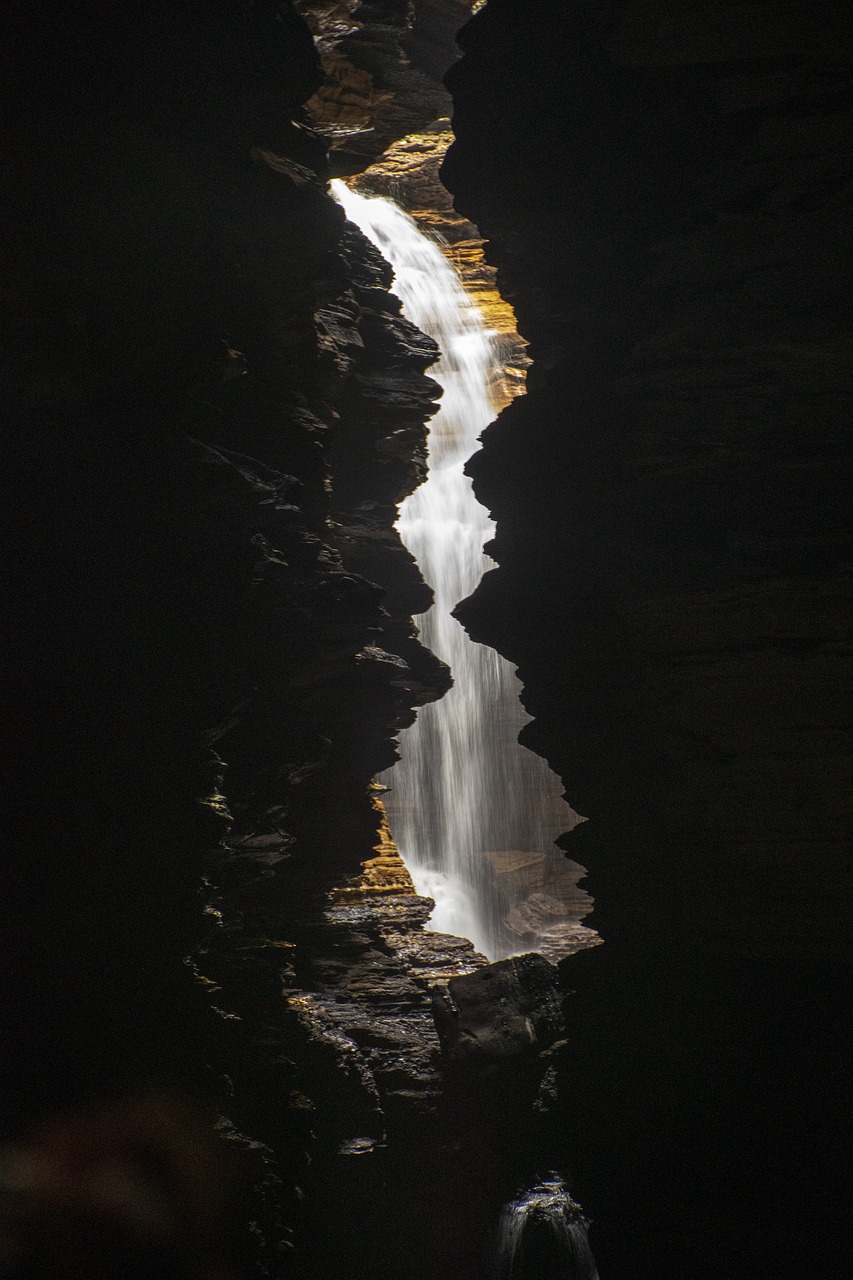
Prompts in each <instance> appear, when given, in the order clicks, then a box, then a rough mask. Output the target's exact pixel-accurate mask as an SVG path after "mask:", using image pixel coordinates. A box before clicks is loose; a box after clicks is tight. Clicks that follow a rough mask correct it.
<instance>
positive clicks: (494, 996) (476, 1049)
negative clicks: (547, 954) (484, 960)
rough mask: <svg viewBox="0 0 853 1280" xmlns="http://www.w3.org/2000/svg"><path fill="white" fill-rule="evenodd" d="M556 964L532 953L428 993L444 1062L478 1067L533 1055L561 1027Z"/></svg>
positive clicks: (552, 1040) (552, 1038)
mask: <svg viewBox="0 0 853 1280" xmlns="http://www.w3.org/2000/svg"><path fill="white" fill-rule="evenodd" d="M560 999H561V991H560V984H559V976H558V973H557V968H556V966H555V965H552V964H550V963H549V962H548V961H547V960H546V959H545V958H544V957H543V956H540V955H537V954H536V953H531V954H529V955H524V956H513V957H511V958H510V959H509V960H498V961H496V962H495V963H494V964H489V965H484V966H483V967H482V968H481V969H477V970H476V972H474V973H468V974H465V975H464V976H463V977H459V978H451V980H450V982H449V983H448V984H447V987H446V988H441V989H437V990H436V992H435V993H434V995H433V1017H434V1018H435V1025H436V1029H437V1031H438V1038H439V1041H440V1043H441V1049H442V1054H443V1056H444V1058H445V1061H446V1062H447V1063H449V1064H453V1065H458V1066H470V1067H473V1068H475V1069H477V1070H480V1071H482V1070H483V1069H486V1068H488V1067H491V1066H499V1065H501V1064H503V1063H505V1062H507V1060H509V1059H520V1058H532V1057H535V1055H536V1054H538V1053H540V1052H541V1051H542V1050H543V1049H546V1048H548V1046H549V1045H551V1044H553V1043H554V1041H555V1040H556V1039H557V1038H558V1037H559V1035H560V1032H561V1030H562V1025H563V1023H562V1012H561V1008H560Z"/></svg>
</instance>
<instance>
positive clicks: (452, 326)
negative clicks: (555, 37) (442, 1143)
mask: <svg viewBox="0 0 853 1280" xmlns="http://www.w3.org/2000/svg"><path fill="white" fill-rule="evenodd" d="M332 193H333V195H334V196H335V198H336V199H337V200H338V201H339V202H340V204H341V205H342V206H343V208H344V210H345V212H346V214H347V217H348V218H349V219H350V221H351V222H354V223H355V224H356V225H357V226H358V227H359V228H360V229H361V231H362V232H363V233H364V234H365V235H366V236H367V237H368V239H370V240H371V241H372V242H373V244H375V245H376V247H377V248H378V249H379V250H380V251H381V252H382V253H383V254H384V256H385V258H386V259H387V260H388V262H390V264H391V266H392V267H393V269H394V275H395V279H394V291H395V293H397V294H398V295H399V297H400V300H401V302H402V304H403V310H404V313H405V315H406V316H407V317H408V318H409V319H410V320H411V321H413V322H414V323H415V324H416V325H418V327H419V328H420V329H422V330H423V331H424V332H425V333H428V334H429V335H430V336H431V337H433V338H435V340H436V342H437V343H438V346H439V348H440V350H441V353H442V354H441V358H440V359H439V361H438V362H437V364H435V365H434V366H433V367H432V368H431V369H430V374H431V376H432V377H434V378H435V380H436V381H437V382H439V383H440V384H441V386H442V388H443V396H442V401H441V407H440V410H439V412H438V413H437V414H436V416H435V417H434V419H433V421H432V423H431V424H430V436H429V476H428V479H427V481H426V482H425V483H424V484H423V485H421V487H420V488H419V489H417V490H416V491H415V493H413V494H412V495H411V497H409V498H408V499H407V500H406V501H405V502H404V503H403V504H402V506H401V507H400V518H399V521H398V524H397V528H398V529H399V532H400V536H401V538H402V540H403V542H404V543H405V544H406V546H407V547H408V548H409V550H410V551H411V553H412V554H413V556H414V558H415V560H416V561H417V563H418V565H419V566H420V569H421V572H422V573H423V576H424V578H425V579H426V581H427V582H428V583H429V585H430V586H431V587H432V588H433V590H434V593H435V604H434V605H433V607H432V608H431V609H429V610H428V611H427V612H426V613H425V614H422V615H420V617H419V618H418V623H419V631H420V635H421V639H422V640H423V643H424V644H425V645H426V646H427V648H428V649H431V650H432V651H433V653H436V654H437V655H438V656H439V657H440V658H442V659H443V660H444V661H445V662H446V663H447V664H448V666H449V667H450V669H451V672H452V675H453V688H452V689H451V690H450V691H449V693H447V694H446V695H445V697H443V698H442V699H441V700H440V701H439V702H436V703H430V704H428V705H427V706H425V707H423V708H422V709H421V710H420V712H419V713H418V718H417V722H416V723H415V724H414V725H413V726H412V727H411V728H410V729H408V730H405V731H404V732H403V734H402V735H401V737H400V757H401V759H400V763H399V764H398V765H396V766H395V767H394V768H393V769H391V770H389V771H387V772H386V773H384V774H382V775H381V776H380V779H379V781H380V782H382V783H383V784H384V785H387V786H388V787H389V788H390V794H389V795H388V798H387V803H386V809H387V812H388V818H389V822H390V825H391V831H392V834H393V836H394V840H395V843H396V845H397V847H398V849H399V850H400V854H401V855H402V858H403V861H404V862H405V863H406V866H407V867H408V869H409V871H410V872H411V874H412V879H413V880H414V883H415V887H416V889H417V891H418V893H422V894H424V895H425V896H426V897H430V898H432V899H433V900H434V901H435V903H436V909H435V911H434V913H433V916H432V918H431V921H430V924H429V926H428V927H429V928H431V929H433V930H435V931H438V932H441V933H450V934H459V935H462V936H463V937H466V938H470V939H471V941H472V942H473V943H474V945H475V946H476V948H477V949H478V950H479V951H481V952H483V954H484V955H486V956H487V957H488V959H489V960H497V959H500V958H502V957H504V956H511V955H519V954H521V953H523V952H525V951H532V950H539V951H542V953H543V954H545V955H547V956H548V957H549V958H551V959H556V958H558V957H559V956H561V955H567V954H569V953H570V952H572V951H577V950H579V949H581V948H582V947H587V946H590V945H594V944H595V943H596V942H598V941H599V938H598V935H597V934H596V933H595V932H594V931H593V930H591V929H588V928H586V927H584V926H583V925H581V923H580V921H581V920H582V919H583V918H584V916H585V915H587V914H588V913H589V911H590V909H591V907H592V899H591V898H590V897H589V895H588V894H587V893H586V892H585V891H584V890H583V889H581V888H579V887H578V880H579V879H580V878H581V877H582V876H583V875H584V874H585V871H584V868H583V867H580V866H579V865H578V864H577V863H576V862H571V861H570V860H568V859H567V858H565V857H564V856H563V855H562V853H561V852H560V851H559V850H558V849H557V847H556V845H555V843H554V841H555V839H556V837H557V836H558V835H559V834H560V833H561V832H563V831H566V830H568V829H569V828H571V827H572V826H574V825H575V823H577V822H578V821H579V818H578V815H577V814H576V813H574V812H573V811H572V810H571V809H570V808H569V806H568V804H567V803H566V802H565V800H564V798H563V793H562V785H561V783H560V781H559V779H558V778H557V777H556V775H555V774H554V773H552V772H551V770H550V769H549V767H548V765H547V764H546V762H545V761H544V760H543V759H542V758H541V757H539V756H537V755H534V753H533V752H531V751H528V750H526V748H524V747H523V746H521V745H520V744H519V742H518V735H519V731H520V730H521V729H522V727H523V726H524V725H525V724H526V723H527V722H528V720H529V719H530V717H529V716H528V715H527V714H526V712H525V711H524V708H523V707H522V705H521V703H520V701H519V694H520V690H521V685H520V683H519V681H518V679H517V677H516V674H515V671H514V669H513V667H512V666H511V664H510V663H509V662H507V661H506V660H505V659H504V658H502V657H501V656H500V655H499V654H498V653H496V652H495V651H494V650H493V649H490V648H488V647H487V646H485V645H481V644H476V643H474V642H473V641H472V640H471V639H469V637H468V635H467V633H466V632H465V630H464V628H463V627H462V626H461V625H460V624H459V623H458V622H457V621H456V619H455V618H454V617H453V616H452V611H453V609H454V607H455V606H456V605H457V604H458V603H459V602H460V601H461V600H463V599H464V598H465V597H466V596H468V595H470V594H471V593H472V592H473V591H474V589H475V588H476V586H477V584H478V582H479V581H480V578H481V577H482V575H483V573H484V571H485V570H486V569H487V568H489V567H490V566H491V565H492V564H493V561H491V560H490V559H489V558H488V556H487V555H485V554H484V552H483V544H484V542H485V541H486V540H487V539H488V538H489V537H490V536H491V534H492V533H493V532H494V525H493V523H492V521H491V520H490V519H489V515H488V512H487V511H486V510H485V509H484V508H483V507H482V506H481V505H480V504H479V503H478V502H477V499H476V497H475V495H474V493H473V490H472V485H471V481H470V479H469V478H468V477H467V476H466V475H465V471H464V466H465V461H466V459H467V458H469V457H470V455H471V454H472V453H473V452H474V450H475V448H476V446H477V440H478V437H479V435H480V432H481V431H482V430H483V429H484V428H485V427H486V426H487V425H488V423H489V422H490V421H491V418H492V417H493V409H492V404H491V400H490V393H489V386H490V383H491V381H492V380H493V379H494V377H495V375H496V373H497V372H498V371H499V361H498V359H497V357H496V354H495V349H494V343H493V335H492V334H491V333H490V332H489V331H488V330H487V329H486V327H485V324H484V322H483V317H482V315H481V314H480V312H479V311H478V310H477V308H476V307H475V306H474V305H473V304H472V302H471V300H470V298H469V297H468V295H467V294H466V292H465V290H464V288H463V287H462V284H461V282H460V280H459V278H458V276H457V274H456V272H455V271H454V269H453V267H452V266H451V265H450V263H449V262H448V261H447V259H446V258H445V257H444V255H443V254H442V252H441V250H440V249H439V247H438V245H437V244H435V243H433V242H432V241H431V240H429V239H428V238H427V237H426V236H425V235H424V234H423V233H422V232H421V231H420V230H419V228H418V226H417V225H416V223H415V222H414V221H413V220H412V219H411V218H410V217H409V216H408V215H407V214H406V213H404V212H403V210H402V209H400V208H398V207H397V206H396V205H395V204H394V203H393V202H392V201H390V200H387V199H384V198H382V197H366V196H362V195H359V194H358V193H357V192H355V191H352V190H350V189H349V188H348V187H347V186H346V185H345V184H344V183H343V182H340V181H336V182H333V183H332Z"/></svg>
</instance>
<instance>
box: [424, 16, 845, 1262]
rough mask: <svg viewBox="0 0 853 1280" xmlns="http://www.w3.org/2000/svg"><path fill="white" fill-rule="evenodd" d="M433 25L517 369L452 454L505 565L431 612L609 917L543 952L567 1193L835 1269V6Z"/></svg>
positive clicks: (840, 136)
mask: <svg viewBox="0 0 853 1280" xmlns="http://www.w3.org/2000/svg"><path fill="white" fill-rule="evenodd" d="M460 39H461V43H462V46H463V49H464V57H463V59H462V61H460V62H459V63H457V64H456V65H455V66H454V68H453V70H452V71H451V73H450V77H449V84H450V87H451V89H452V92H453V95H454V127H455V130H456V134H457V139H458V140H457V142H456V144H455V146H454V147H453V148H452V149H451V151H450V153H449V155H448V159H447V161H446V163H445V166H444V170H443V175H444V179H445V181H446V182H447V184H448V185H449V186H450V188H451V190H452V191H453V192H454V195H455V199H456V208H457V209H458V210H459V212H460V213H461V214H462V215H463V216H465V217H469V218H471V219H473V220H474V221H475V222H476V223H477V225H478V226H479V228H480V231H481V232H482V234H483V235H484V236H485V237H486V239H487V256H488V258H489V260H490V261H491V262H492V263H494V264H495V265H496V266H497V268H498V281H499V284H500V287H501V289H502V291H503V293H504V296H505V297H507V298H509V299H510V300H511V301H512V303H513V306H514V308H515V311H516V314H517V316H518V322H519V329H520V331H521V333H522V334H523V336H524V337H525V338H527V339H528V341H529V343H530V346H529V354H530V355H531V357H532V359H533V365H532V368H531V371H530V375H529V394H528V395H527V396H526V397H525V398H524V399H523V400H519V401H516V402H515V403H514V404H513V405H511V406H510V407H509V409H507V410H506V411H505V412H504V414H503V415H502V416H501V417H500V419H499V420H498V422H497V423H496V424H495V425H494V426H493V427H491V428H490V429H489V430H488V431H487V432H486V434H485V437H484V449H483V452H482V453H481V454H479V455H478V456H477V457H475V459H474V460H473V461H472V462H471V464H470V468H469V469H470V473H471V474H472V476H473V477H474V481H475V487H476V489H477V492H478V495H479V497H480V499H481V501H483V502H484V503H485V504H486V505H487V506H488V507H489V508H490V509H491V510H492V511H493V512H494V513H495V514H496V516H497V520H498V532H497V537H496V539H495V542H494V544H493V548H492V551H493V554H494V555H495V556H496V558H497V559H498V561H499V563H500V567H499V569H497V570H496V571H495V572H493V573H491V574H489V575H487V577H486V579H485V580H484V582H483V584H482V586H481V587H480V589H479V590H478V592H477V593H476V595H475V596H474V597H473V599H472V600H471V601H470V602H468V603H467V604H465V605H464V606H463V607H462V608H461V609H460V610H459V616H460V617H461V618H462V620H463V621H464V622H465V624H466V626H468V627H469V629H470V630H471V632H472V634H473V635H474V637H475V638H476V639H479V640H483V641H485V642H487V643H490V644H494V645H496V647H498V648H499V649H500V650H501V651H502V652H503V653H505V654H506V655H507V656H508V657H509V658H510V659H511V660H513V661H514V662H517V663H518V664H519V674H520V676H521V678H522V680H523V682H524V685H525V691H526V692H525V698H526V704H527V706H528V709H529V710H530V711H531V712H532V713H533V714H534V715H535V717H536V719H535V722H534V723H533V724H532V725H531V726H530V727H529V729H527V730H526V731H525V736H526V741H527V742H528V744H529V745H530V746H532V747H534V748H535V749H537V750H540V751H542V752H543V754H545V755H546V756H547V757H548V759H549V761H550V762H551V763H552V764H553V765H554V767H555V768H557V769H558V771H559V772H560V773H561V774H562V776H563V778H564V779H565V781H566V784H567V790H568V795H569V799H570V801H571V803H572V804H573V805H574V806H575V807H576V808H577V809H578V810H579V811H580V812H582V813H584V814H585V815H588V817H589V819H590V820H589V822H588V823H586V824H584V825H583V826H581V827H579V828H577V829H576V831H575V832H573V833H572V835H571V836H570V837H568V838H567V841H566V847H567V849H568V850H569V852H570V853H571V855H572V856H573V857H576V858H577V859H578V861H580V862H582V863H583V864H584V865H585V866H587V867H588V868H589V870H590V877H589V884H590V889H591V892H593V894H594V895H595V899H596V910H595V914H594V916H593V917H592V920H591V923H593V924H594V925H595V926H596V927H597V928H598V929H599V930H600V932H601V933H602V934H603V936H604V939H605V945H604V946H603V947H600V948H598V949H597V950H596V951H595V952H591V953H588V954H586V955H583V956H578V957H573V958H571V959H570V960H568V961H566V963H565V966H564V968H565V980H566V982H567V983H568V984H569V985H570V986H571V987H573V988H576V989H577V991H578V995H577V997H576V998H575V1000H574V1002H573V1005H572V1006H571V1009H572V1010H573V1012H572V1013H570V1021H569V1036H570V1040H571V1043H572V1052H571V1055H570V1057H568V1058H566V1059H565V1060H564V1062H563V1067H562V1074H561V1089H562V1099H563V1101H562V1107H563V1123H564V1125H565V1127H566V1132H567V1133H568V1134H569V1135H570V1146H571V1148H572V1149H573V1152H574V1156H573V1164H574V1174H575V1177H576V1182H575V1185H576V1187H577V1189H578V1194H579V1196H580V1199H581V1200H582V1201H583V1203H584V1205H585V1206H586V1207H587V1209H588V1210H589V1211H590V1213H591V1214H592V1216H593V1218H594V1219H595V1220H596V1225H595V1226H594V1228H593V1239H596V1240H597V1244H596V1250H597V1256H598V1257H599V1260H600V1263H601V1270H602V1274H606V1275H608V1276H611V1277H614V1280H618V1277H622V1276H626V1277H627V1276H633V1275H638V1274H642V1275H646V1274H649V1275H651V1274H654V1275H655V1276H662V1277H669V1276H672V1277H676V1276H677V1277H685V1276H688V1275H689V1276H691V1277H700V1276H708V1277H711V1276H714V1277H719V1276H720V1275H723V1274H730V1273H731V1274H735V1273H737V1274H740V1275H745V1276H756V1277H757V1276H759V1275H763V1274H767V1273H768V1272H772V1273H774V1274H777V1275H794V1274H797V1272H798V1270H799V1269H800V1268H802V1267H806V1266H812V1265H815V1262H816V1260H817V1259H818V1258H819V1259H820V1260H821V1266H822V1267H823V1268H824V1269H825V1270H827V1272H828V1273H833V1272H834V1271H837V1269H838V1267H839V1265H840V1254H839V1244H838V1240H839V1237H838V1223H839V1222H840V1215H841V1212H842V1211H841V1208H840V1205H841V1198H840V1197H841V1184H842V1182H843V1173H842V1171H841V1160H840V1151H839V1139H838V1132H839V1126H840V1124H841V1114H842V1107H841V1098H842V1096H843V1095H842V1088H841V1072H842V1070H843V1067H842V1063H843V1054H842V1052H841V1040H840V1030H839V1028H840V1026H841V1025H842V1022H843V1015H842V1013H841V1010H842V1008H843V997H842V994H841V992H842V990H843V976H842V975H843V974H844V970H845V966H846V963H847V952H846V945H847V942H848V941H849V923H850V905H851V900H853V899H852V898H851V891H850V881H849V863H848V861H847V853H846V852H845V850H846V849H848V848H849V837H850V811H849V803H848V796H849V789H848V786H847V782H846V781H845V778H846V776H847V773H848V769H849V760H850V757H849V737H848V734H849V727H850V715H849V700H848V695H849V689H850V678H849V659H850V646H849V633H848V631H847V619H848V616H849V605H850V586H851V582H850V560H849V503H848V495H849V481H850V472H849V442H848V440H847V433H846V431H845V427H846V423H847V418H848V417H849V405H850V399H849V392H850V386H849V380H850V373H851V369H850V359H849V342H848V339H849V333H850V328H851V320H852V319H853V317H852V316H851V311H850V296H851V294H850V273H851V266H853V264H851V258H850V242H849V236H847V234H846V231H845V230H844V229H845V228H846V227H847V225H848V224H849V220H850V203H849V200H850V189H851V188H850V172H849V154H848V149H847V148H846V143H845V142H844V139H845V138H846V136H847V133H848V132H849V123H850V113H851V105H853V103H852V102H851V75H850V71H851V65H850V63H851V49H850V44H849V37H848V35H847V33H846V29H845V26H844V22H843V13H842V9H841V7H839V6H835V5H832V4H818V5H814V4H789V3H784V4H782V3H778V4H777V3H765V4H760V5H753V6H747V7H746V8H741V7H739V6H732V5H727V4H723V3H714V2H709V3H706V4H702V5H699V6H697V5H687V4H685V5H671V4H666V5H664V4H639V3H637V4H633V3H629V4H625V5H620V6H618V7H617V6H610V5H603V6H602V5H596V6H593V5H588V4H583V3H577V4H568V5H565V4H561V3H556V0H555V2H554V3H550V2H549V0H541V2H539V3H537V4H535V5H532V6H530V7H529V8H528V7H525V6H522V5H519V4H516V3H514V2H513V0H491V2H490V3H489V4H488V6H487V7H486V8H485V9H484V10H483V11H482V12H480V13H478V14H477V16H476V17H475V18H474V19H473V20H472V21H471V22H470V24H469V25H468V26H467V27H466V28H465V29H464V31H463V33H462V35H461V37H460ZM794 1170H796V1174H795V1175H794V1174H793V1173H792V1171H794ZM793 1183H795V1184H796V1189H795V1191H794V1197H793V1200H792V1198H791V1189H792V1185H793ZM792 1214H793V1217H794V1218H796V1221H797V1223H798V1224H803V1225H802V1230H801V1229H800V1226H799V1225H797V1226H796V1227H795V1226H794V1225H793V1223H792ZM806 1222H807V1223H808V1226H805V1225H804V1224H805V1223H806Z"/></svg>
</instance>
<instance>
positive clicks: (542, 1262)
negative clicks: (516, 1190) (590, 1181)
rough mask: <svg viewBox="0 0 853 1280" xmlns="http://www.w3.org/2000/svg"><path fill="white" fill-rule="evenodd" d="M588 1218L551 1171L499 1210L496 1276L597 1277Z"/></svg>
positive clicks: (542, 1279)
mask: <svg viewBox="0 0 853 1280" xmlns="http://www.w3.org/2000/svg"><path fill="white" fill-rule="evenodd" d="M588 1230H589V1223H588V1222H587V1219H586V1218H585V1217H584V1215H583V1211H582V1209H581V1207H580V1205H579V1204H576V1203H575V1201H574V1200H573V1199H572V1198H571V1196H570V1195H569V1193H568V1190H567V1189H566V1186H565V1183H564V1182H563V1181H562V1180H561V1179H560V1178H558V1177H557V1176H556V1175H553V1176H552V1180H546V1181H545V1182H541V1183H539V1185H538V1186H536V1187H533V1188H531V1190H530V1191H526V1192H525V1193H524V1195H521V1196H519V1197H518V1199H516V1200H512V1201H511V1202H510V1203H509V1204H508V1205H506V1207H505V1208H504V1211H503V1216H502V1218H501V1232H500V1243H499V1256H498V1280H599V1277H598V1268H597V1267H596V1265H595V1259H594V1258H593V1256H592V1251H591V1249H590V1247H589V1240H588V1239H587V1232H588Z"/></svg>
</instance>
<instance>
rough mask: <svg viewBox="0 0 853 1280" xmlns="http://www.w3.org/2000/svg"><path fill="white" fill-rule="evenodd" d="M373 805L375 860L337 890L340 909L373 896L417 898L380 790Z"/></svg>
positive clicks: (363, 866) (372, 798) (365, 864)
mask: <svg viewBox="0 0 853 1280" xmlns="http://www.w3.org/2000/svg"><path fill="white" fill-rule="evenodd" d="M374 785H375V784H374ZM371 805H372V806H373V808H374V810H375V811H376V815H377V818H378V828H377V833H376V835H377V839H376V844H375V845H374V846H373V851H374V853H375V854H376V857H375V858H368V860H367V861H366V862H363V863H362V870H361V875H359V876H355V877H354V878H353V879H352V880H348V881H347V883H346V884H345V885H343V886H342V887H341V888H340V889H335V890H334V892H333V893H332V901H333V902H334V903H336V904H338V905H343V904H346V903H357V902H364V901H365V900H366V899H368V898H369V897H371V896H372V895H374V894H386V893H387V894H391V893H395V894H414V892H415V886H414V884H413V883H412V877H411V876H410V875H409V872H408V871H407V869H406V866H405V863H404V862H403V859H402V858H401V857H400V853H399V851H398V849H397V846H396V845H395V843H394V837H393V836H392V835H391V828H390V827H389V825H388V818H387V815H386V813H385V806H384V805H383V803H382V801H381V800H380V798H379V793H378V788H376V790H375V791H374V794H373V796H372V797H371Z"/></svg>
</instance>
